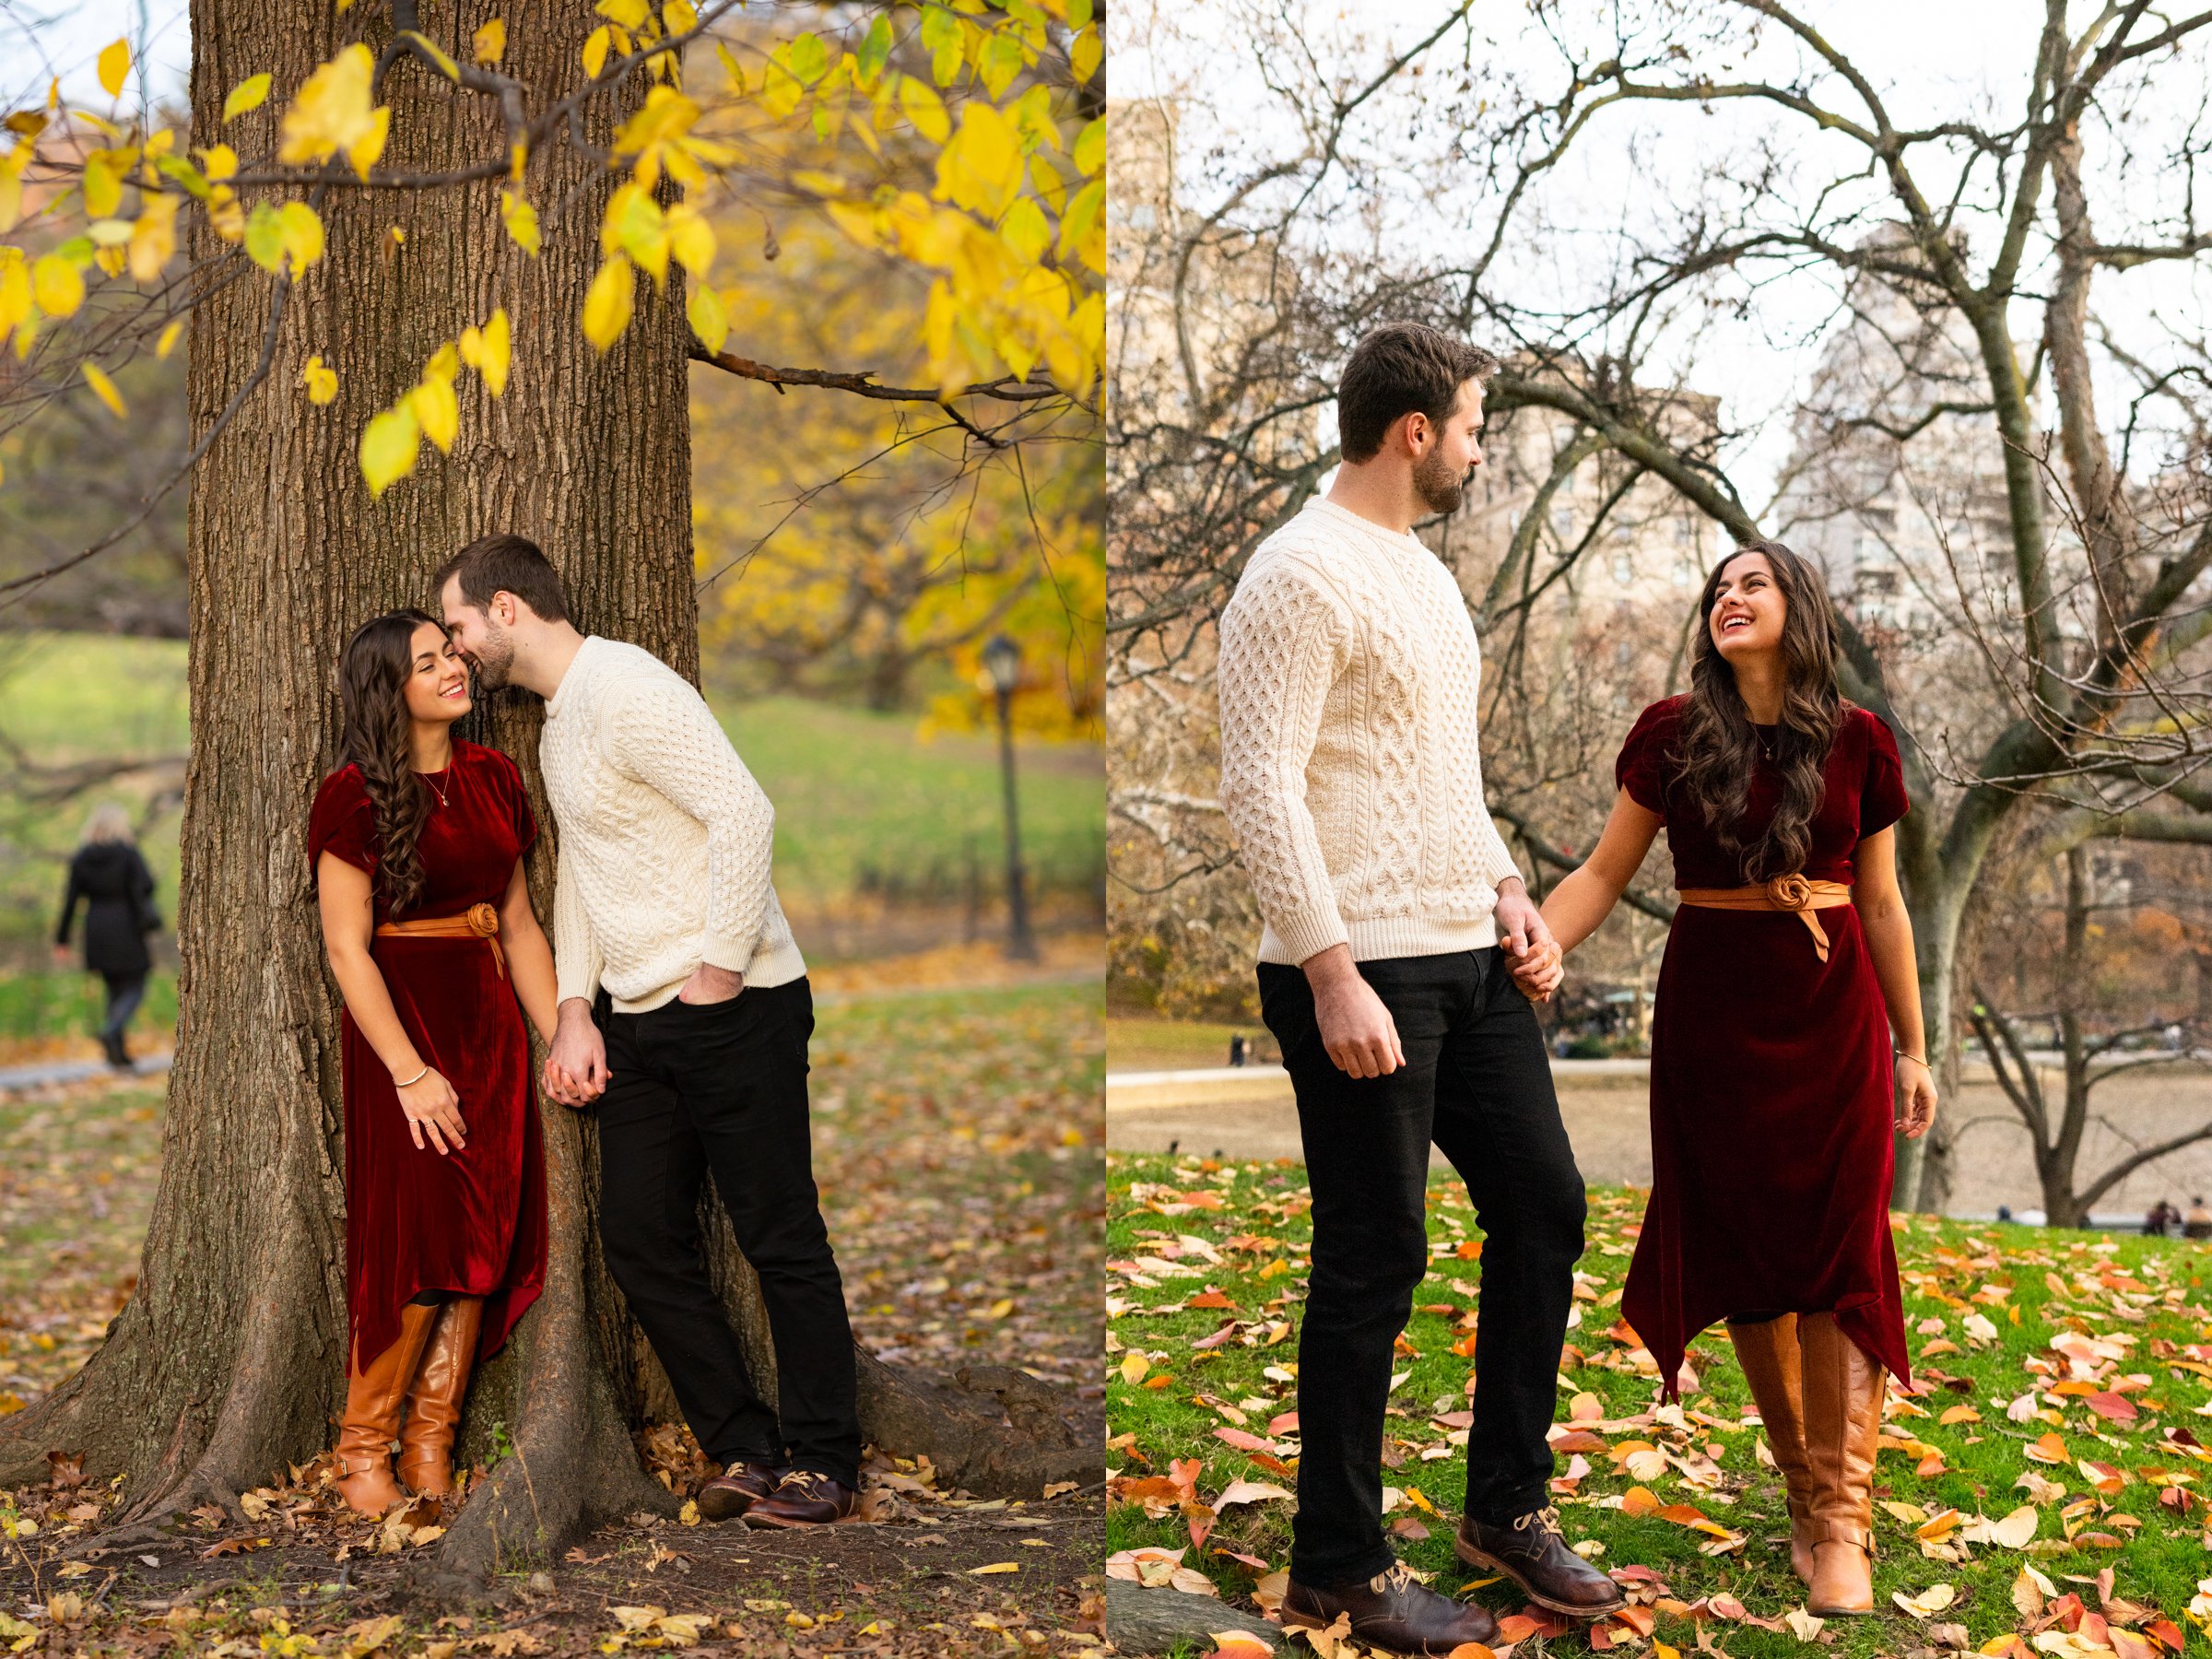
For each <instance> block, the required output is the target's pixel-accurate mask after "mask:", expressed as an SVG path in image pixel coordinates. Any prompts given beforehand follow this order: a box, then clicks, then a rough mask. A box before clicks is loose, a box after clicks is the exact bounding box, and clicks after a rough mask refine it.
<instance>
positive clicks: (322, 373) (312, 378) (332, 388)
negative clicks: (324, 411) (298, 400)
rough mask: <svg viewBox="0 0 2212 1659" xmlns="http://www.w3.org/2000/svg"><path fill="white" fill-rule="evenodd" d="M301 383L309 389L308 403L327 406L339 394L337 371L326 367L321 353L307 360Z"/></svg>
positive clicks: (302, 371) (301, 372) (301, 375)
mask: <svg viewBox="0 0 2212 1659" xmlns="http://www.w3.org/2000/svg"><path fill="white" fill-rule="evenodd" d="M300 384H301V385H303V386H305V387H306V388H307V401H308V402H309V403H312V404H326V403H328V402H329V401H330V400H331V399H332V398H334V397H335V396H336V395H337V394H338V375H337V371H336V370H335V369H329V368H326V367H324V362H323V357H322V354H321V353H320V352H318V353H317V354H316V355H315V356H313V357H311V358H309V359H307V367H305V368H304V369H302V370H300Z"/></svg>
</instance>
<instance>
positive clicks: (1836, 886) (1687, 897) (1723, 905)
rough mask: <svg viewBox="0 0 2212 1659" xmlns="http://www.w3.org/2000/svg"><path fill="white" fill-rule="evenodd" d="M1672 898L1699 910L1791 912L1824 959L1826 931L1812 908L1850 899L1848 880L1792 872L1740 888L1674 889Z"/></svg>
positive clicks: (1826, 957)
mask: <svg viewBox="0 0 2212 1659" xmlns="http://www.w3.org/2000/svg"><path fill="white" fill-rule="evenodd" d="M1675 897H1676V898H1677V899H1679V900H1681V901H1682V902H1683V903H1685V904H1694V905H1696V906H1697V907H1698V908H1699V909H1700V910H1726V911H1793V912H1795V913H1796V915H1797V917H1798V918H1799V920H1801V921H1802V922H1804V924H1805V925H1806V930H1807V931H1808V932H1810V933H1811V934H1812V935H1813V950H1814V952H1815V954H1816V955H1818V957H1819V959H1821V960H1822V961H1824V962H1825V961H1827V960H1828V932H1827V930H1826V929H1825V928H1823V927H1822V926H1821V925H1820V918H1819V917H1818V916H1817V915H1815V914H1814V913H1813V912H1816V911H1824V910H1834V909H1835V908H1836V907H1837V906H1838V905H1840V904H1849V903H1850V902H1851V884H1850V883H1849V882H1848V881H1813V880H1810V879H1808V878H1807V877H1804V876H1800V875H1797V874H1795V873H1794V872H1793V873H1792V874H1790V875H1787V876H1776V877H1772V878H1771V880H1767V881H1762V882H1758V883H1755V884H1754V885H1752V886H1750V887H1740V888H1676V889H1675Z"/></svg>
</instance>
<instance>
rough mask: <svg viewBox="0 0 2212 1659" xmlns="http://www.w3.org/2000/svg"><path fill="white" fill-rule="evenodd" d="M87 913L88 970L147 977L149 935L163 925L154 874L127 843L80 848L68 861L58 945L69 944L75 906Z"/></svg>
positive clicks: (104, 842) (95, 842)
mask: <svg viewBox="0 0 2212 1659" xmlns="http://www.w3.org/2000/svg"><path fill="white" fill-rule="evenodd" d="M80 899H82V900H86V901H87V904H86V909H85V966H86V967H87V968H89V969H90V970H91V971H93V972H95V973H112V974H120V975H129V974H136V973H144V972H146V971H147V969H148V968H150V967H151V966H152V965H153V964H152V960H151V959H149V958H148V957H147V950H146V935H147V934H149V933H151V932H153V931H154V929H156V928H157V927H159V926H160V925H161V916H160V912H158V911H156V910H155V909H154V873H153V872H152V871H151V870H149V869H147V867H146V860H145V859H144V858H143V857H141V856H140V855H139V853H138V849H137V848H135V847H134V846H132V845H131V844H130V843H129V842H128V841H94V842H92V843H91V844H90V845H89V846H84V847H79V848H78V849H77V850H76V857H74V858H72V859H71V860H70V861H69V887H68V890H67V891H66V892H65V894H64V895H63V896H62V926H61V931H60V932H59V933H57V934H55V935H54V942H55V943H56V944H58V945H66V944H68V943H69V929H70V925H71V924H73V923H74V922H75V921H76V902H77V900H80Z"/></svg>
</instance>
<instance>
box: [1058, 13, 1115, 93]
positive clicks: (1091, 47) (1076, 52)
mask: <svg viewBox="0 0 2212 1659" xmlns="http://www.w3.org/2000/svg"><path fill="white" fill-rule="evenodd" d="M1105 61H1106V48H1105V47H1104V46H1103V45H1102V44H1100V41H1099V31H1098V29H1096V28H1095V27H1093V28H1090V29H1085V30H1084V31H1083V32H1082V33H1081V34H1079V35H1077V37H1076V39H1075V43H1074V44H1073V45H1072V46H1070V47H1069V48H1068V50H1067V65H1068V67H1069V68H1070V69H1072V70H1074V71H1075V76H1076V84H1077V86H1078V87H1079V86H1081V85H1082V84H1083V83H1084V82H1085V81H1087V80H1088V79H1089V78H1090V77H1091V76H1094V75H1096V74H1097V73H1098V72H1099V65H1100V64H1102V63H1104V62H1105Z"/></svg>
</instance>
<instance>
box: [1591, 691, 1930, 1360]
mask: <svg viewBox="0 0 2212 1659" xmlns="http://www.w3.org/2000/svg"><path fill="white" fill-rule="evenodd" d="M1687 702H1688V699H1687V698H1682V697H1676V698H1669V699H1668V700H1666V701H1665V702H1659V703H1653V705H1652V706H1651V707H1650V708H1648V709H1646V710H1645V711H1644V712H1643V713H1642V715H1641V717H1640V718H1639V719H1638V720H1637V722H1636V725H1635V728H1634V730H1632V731H1631V732H1630V734H1629V738H1628V741H1627V743H1626V744H1624V745H1623V746H1622V747H1621V751H1620V759H1619V761H1618V764H1617V765H1616V767H1615V769H1614V772H1615V776H1616V778H1617V779H1618V782H1619V784H1620V786H1621V787H1622V788H1623V789H1625V790H1627V791H1628V792H1629V794H1630V797H1631V798H1633V799H1634V800H1635V801H1636V802H1637V803H1638V804H1639V805H1641V806H1645V807H1648V808H1649V809H1650V810H1652V811H1653V812H1655V813H1658V814H1659V815H1660V816H1661V817H1662V818H1665V819H1666V836H1667V845H1668V848H1669V850H1670V852H1671V853H1673V855H1674V863H1675V885H1676V886H1677V888H1700V887H1710V888H1728V887H1742V886H1744V885H1746V883H1745V881H1744V877H1743V874H1742V871H1741V869H1740V868H1739V866H1738V865H1736V863H1735V860H1734V859H1732V858H1731V857H1730V856H1729V855H1728V854H1727V853H1725V852H1724V851H1723V850H1722V848H1721V846H1720V844H1719V842H1718V841H1716V840H1715V839H1714V837H1713V834H1712V830H1710V829H1708V828H1707V826H1706V824H1705V821H1704V817H1703V814H1702V813H1700V812H1699V811H1698V810H1697V808H1695V807H1693V806H1688V804H1687V803H1685V802H1682V801H1680V800H1679V799H1678V798H1676V799H1673V800H1671V801H1670V796H1678V791H1677V790H1675V789H1673V788H1672V787H1670V786H1671V785H1672V784H1673V783H1674V781H1675V779H1676V777H1677V768H1675V767H1674V766H1673V765H1672V764H1671V763H1670V762H1669V760H1668V759H1667V757H1668V755H1669V753H1670V752H1671V751H1672V750H1673V748H1674V747H1675V742H1676V735H1677V729H1678V725H1679V723H1680V720H1681V716H1682V710H1683V706H1684V705H1685V704H1686V703H1687ZM1777 787H1778V784H1777V780H1776V778H1775V775H1774V773H1773V771H1772V769H1771V767H1770V766H1769V765H1768V764H1767V763H1766V762H1764V761H1761V762H1760V763H1759V770H1758V771H1757V772H1756V773H1755V774H1754V776H1753V779H1752V786H1751V796H1750V803H1749V808H1748V816H1749V818H1750V819H1751V821H1752V823H1753V824H1755V825H1763V824H1764V823H1765V822H1766V820H1767V818H1769V817H1770V816H1771V813H1772V812H1773V810H1774V802H1775V797H1776V791H1777ZM1905 806H1906V801H1905V786H1904V772H1903V768H1902V766H1901V764H1900V761H1899V759H1898V753H1897V740H1896V738H1895V737H1893V736H1891V735H1890V732H1889V728H1888V726H1887V725H1885V724H1883V723H1882V721H1881V720H1880V718H1879V717H1878V716H1877V715H1874V714H1871V713H1869V712H1866V711H1865V710H1864V709H1859V708H1855V707H1853V708H1847V709H1846V712H1845V714H1844V718H1843V724H1842V726H1841V729H1840V730H1839V731H1838V732H1837V734H1836V741H1835V747H1833V748H1832V749H1831V750H1830V752H1829V759H1828V767H1827V788H1826V791H1825V793H1824V794H1822V796H1821V801H1820V807H1819V810H1818V812H1817V813H1816V814H1815V815H1814V818H1813V822H1812V846H1811V850H1810V852H1809V853H1807V855H1806V860H1805V865H1804V873H1805V875H1806V877H1810V878H1811V879H1813V880H1816V881H1842V882H1848V881H1850V880H1851V879H1852V878H1853V865H1852V855H1853V852H1854V851H1855V849H1856V848H1857V846H1858V844H1859V842H1860V841H1861V840H1862V839H1864V838H1865V837H1866V836H1869V835H1872V834H1874V833H1875V832H1876V831H1877V830H1884V829H1887V828H1888V826H1889V825H1891V824H1893V823H1895V822H1896V821H1897V820H1898V819H1899V818H1902V817H1903V816H1904V814H1905ZM1818 914H1819V918H1820V924H1821V926H1822V928H1823V929H1824V930H1825V931H1826V932H1827V934H1828V936H1829V939H1830V950H1829V959H1828V960H1827V961H1825V962H1823V961H1821V960H1820V959H1819V957H1818V954H1816V952H1815V950H1814V947H1813V937H1812V935H1811V933H1810V932H1809V931H1808V930H1807V929H1806V925H1805V922H1804V920H1803V918H1802V917H1800V916H1797V915H1795V914H1793V913H1792V912H1787V911H1724V910H1708V909H1703V908H1699V907H1695V906H1691V905H1684V906H1682V907H1681V908H1680V909H1679V910H1677V912H1675V921H1674V926H1673V929H1672V931H1671V932H1670V933H1669V934H1668V935H1667V941H1666V956H1665V959H1664V960H1663V962H1662V963H1661V965H1660V969H1659V987H1658V993H1657V995H1656V998H1655V1000H1654V1002H1653V1018H1652V1195H1651V1200H1650V1203H1649V1204H1648V1206H1646V1208H1645V1210H1644V1217H1643V1230H1642V1231H1641V1234H1640V1235H1639V1236H1638V1238H1637V1241H1636V1254H1635V1257H1634V1259H1633V1260H1632V1261H1631V1262H1630V1265H1629V1280H1628V1288H1627V1290H1626V1292H1625V1293H1624V1294H1623V1296H1622V1298H1621V1312H1622V1314H1623V1316H1624V1317H1625V1318H1626V1319H1627V1320H1628V1322H1629V1324H1630V1326H1631V1327H1632V1328H1633V1329H1634V1330H1635V1332H1636V1334H1637V1335H1639V1336H1641V1338H1642V1339H1643V1341H1644V1344H1645V1346H1646V1347H1649V1348H1650V1349H1651V1353H1652V1358H1653V1359H1655V1360H1657V1361H1658V1363H1659V1374H1660V1376H1661V1377H1662V1378H1663V1379H1665V1391H1666V1394H1668V1395H1669V1396H1670V1397H1671V1396H1672V1395H1673V1394H1674V1393H1675V1377H1676V1373H1677V1371H1679V1370H1680V1369H1681V1365H1682V1355H1683V1350H1684V1349H1685V1348H1686V1347H1688V1345H1689V1342H1690V1340H1691V1338H1693V1337H1694V1336H1696V1335H1698V1333H1699V1332H1700V1331H1702V1330H1704V1329H1705V1328H1706V1327H1707V1326H1708V1325H1710V1324H1713V1323H1714V1322H1716V1321H1718V1320H1721V1319H1724V1318H1725V1317H1726V1316H1727V1315H1729V1314H1731V1313H1753V1312H1777V1313H1786V1312H1798V1313H1812V1312H1827V1311H1832V1312H1834V1313H1835V1315H1836V1322H1837V1324H1840V1325H1841V1327H1842V1329H1843V1331H1844V1333H1845V1334H1846V1335H1849V1336H1850V1337H1851V1339H1852V1340H1853V1342H1855V1343H1857V1344H1858V1346H1859V1347H1861V1348H1862V1349H1864V1350H1865V1352H1866V1353H1867V1354H1868V1355H1869V1356H1870V1357H1871V1358H1873V1359H1877V1360H1878V1361H1879V1362H1880V1363H1881V1364H1882V1365H1884V1366H1886V1367H1887V1368H1888V1370H1889V1371H1892V1372H1894V1373H1895V1374H1896V1375H1897V1376H1899V1377H1900V1378H1904V1377H1907V1376H1908V1375H1909V1372H1908V1370H1907V1366H1908V1359H1907V1357H1906V1352H1905V1324H1904V1306H1903V1301H1902V1298H1901V1296H1900V1292H1899V1289H1898V1282H1897V1254H1896V1251H1895V1248H1894V1247H1893V1245H1892V1244H1891V1242H1890V1238H1889V1182H1890V1175H1891V1165H1892V1148H1891V1140H1890V1135H1891V1125H1892V1124H1893V1123H1894V1122H1895V1120H1896V1106H1895V1098H1894V1090H1893V1084H1892V1077H1893V1065H1894V1062H1893V1059H1892V1051H1891V1042H1890V1034H1889V1018H1888V1011H1887V1008H1886V1006H1885V1005H1884V1003H1883V1001H1882V993H1881V986H1880V984H1879V983H1878V982H1877V980H1876V978H1875V972H1874V961H1873V959H1872V958H1871V957H1870V956H1869V955H1868V953H1867V949H1866V936H1865V934H1864V933H1863V932H1862V931H1861V930H1860V927H1859V912H1858V911H1857V910H1856V908H1855V907H1853V906H1852V905H1841V906H1839V907H1837V908H1836V909H1833V910H1824V911H1821V912H1818Z"/></svg>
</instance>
